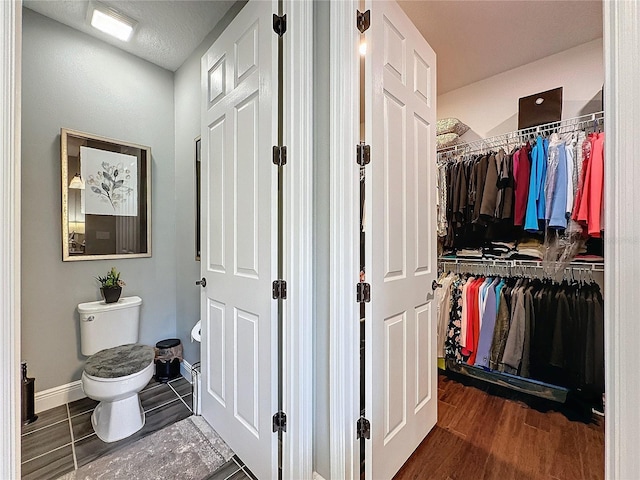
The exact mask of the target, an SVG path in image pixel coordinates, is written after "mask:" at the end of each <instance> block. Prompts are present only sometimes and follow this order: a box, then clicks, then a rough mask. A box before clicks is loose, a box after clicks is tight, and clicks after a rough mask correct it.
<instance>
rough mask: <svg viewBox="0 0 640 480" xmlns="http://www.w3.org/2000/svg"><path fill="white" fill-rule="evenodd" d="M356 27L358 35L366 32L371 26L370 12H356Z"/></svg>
mask: <svg viewBox="0 0 640 480" xmlns="http://www.w3.org/2000/svg"><path fill="white" fill-rule="evenodd" d="M356 26H357V27H358V30H360V33H364V32H366V31H367V30H368V29H369V27H370V26H371V10H367V11H366V12H364V13H362V12H361V11H360V10H357V13H356Z"/></svg>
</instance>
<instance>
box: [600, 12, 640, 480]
mask: <svg viewBox="0 0 640 480" xmlns="http://www.w3.org/2000/svg"><path fill="white" fill-rule="evenodd" d="M603 4H604V5H603V9H604V10H603V13H604V71H605V81H604V85H605V86H604V90H605V91H604V103H605V113H604V115H605V130H606V135H607V138H606V141H605V158H606V165H605V169H606V175H605V189H604V194H605V234H606V240H607V241H606V242H605V273H604V298H605V304H604V307H605V310H604V319H605V322H604V324H605V349H604V351H605V391H606V402H605V415H606V418H607V421H606V422H605V476H606V478H637V476H638V472H639V471H640V456H639V455H638V447H637V439H636V440H634V437H637V431H638V425H640V410H639V409H638V401H639V400H640V375H638V371H637V369H636V368H634V363H635V362H634V360H633V348H634V343H635V340H637V338H638V335H639V334H640V329H639V328H638V314H637V312H638V288H637V287H638V274H639V272H640V258H639V257H638V255H637V253H635V252H634V250H635V249H636V247H637V245H639V244H640V210H639V209H638V208H637V198H638V197H637V195H638V181H639V180H640V177H639V173H638V169H637V158H636V157H637V154H636V155H634V150H637V149H635V148H634V136H637V126H638V125H640V97H638V92H639V91H640V62H638V55H637V53H638V45H640V1H639V0H633V1H608V0H605V1H604V2H603Z"/></svg>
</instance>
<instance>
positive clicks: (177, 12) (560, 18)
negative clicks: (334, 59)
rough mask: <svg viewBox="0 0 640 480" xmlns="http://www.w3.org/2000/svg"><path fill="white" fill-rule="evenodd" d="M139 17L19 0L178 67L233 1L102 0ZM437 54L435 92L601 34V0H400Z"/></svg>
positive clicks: (48, 0) (62, 2)
mask: <svg viewBox="0 0 640 480" xmlns="http://www.w3.org/2000/svg"><path fill="white" fill-rule="evenodd" d="M0 1H4V0H0ZM102 3H103V4H106V5H108V6H111V7H113V8H115V9H116V10H119V11H121V12H122V13H125V14H126V15H128V16H130V17H132V18H134V19H135V20H137V21H138V22H139V25H138V28H137V30H136V33H135V35H134V38H133V39H132V40H131V41H130V42H126V43H125V42H120V41H118V40H115V39H111V37H109V36H107V35H105V34H103V33H101V32H99V31H97V30H95V29H94V28H91V27H90V26H89V25H88V23H87V21H86V17H87V9H88V4H89V0H24V5H25V6H26V7H27V8H30V9H32V10H35V11H36V12H39V13H41V14H43V15H45V16H47V17H50V18H53V19H54V20H57V21H59V22H61V23H64V24H66V25H69V26H70V27H73V28H75V29H77V30H80V31H83V32H85V33H88V34H90V35H93V36H95V37H97V38H100V39H103V40H105V41H106V42H109V43H111V44H112V45H115V46H117V47H120V48H122V49H123V50H125V51H127V52H130V53H132V54H134V55H137V56H139V57H141V58H144V59H146V60H149V61H150V62H153V63H155V64H157V65H160V66H161V67H164V68H166V69H168V70H171V71H175V70H176V69H177V68H178V67H180V65H182V63H183V62H184V61H185V60H186V59H187V57H188V56H189V55H190V54H191V52H193V50H194V49H195V48H196V47H197V46H198V45H199V44H200V43H201V42H202V40H203V39H204V37H205V36H206V35H207V34H208V33H209V32H210V31H211V30H212V29H213V27H214V26H215V25H216V23H218V21H219V20H220V19H221V18H222V17H223V16H224V14H225V13H226V12H227V10H228V9H229V8H230V7H231V5H233V3H235V2H234V1H232V0H230V1H225V0H202V1H191V0H171V1H170V0H128V1H123V0H105V1H103V2H102ZM399 3H400V6H401V7H402V8H403V9H404V11H405V12H406V13H407V14H408V15H409V17H410V18H411V19H412V20H413V22H414V23H415V24H416V26H417V27H418V29H419V30H420V31H421V33H422V35H423V36H424V37H425V38H426V39H427V41H428V42H429V43H430V44H431V46H432V47H433V49H434V50H435V51H436V54H437V55H438V66H437V72H438V94H439V95H440V94H443V93H446V92H448V91H451V90H455V89H456V88H460V87H462V86H465V85H468V84H470V83H474V82H477V81H479V80H482V79H484V78H488V77H491V76H493V75H496V74H498V73H501V72H504V71H507V70H510V69H512V68H516V67H519V66H521V65H524V64H527V63H530V62H533V61H535V60H539V59H540V58H543V57H546V56H549V55H553V54H554V53H558V52H561V51H563V50H567V49H568V48H571V47H575V46H577V45H580V44H583V43H586V42H588V41H590V40H594V39H596V38H600V37H602V2H601V0H574V1H566V0H528V1H515V0H399Z"/></svg>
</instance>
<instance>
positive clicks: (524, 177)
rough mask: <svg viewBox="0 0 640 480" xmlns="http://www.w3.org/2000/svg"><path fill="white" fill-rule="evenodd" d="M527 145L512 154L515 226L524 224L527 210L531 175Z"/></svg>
mask: <svg viewBox="0 0 640 480" xmlns="http://www.w3.org/2000/svg"><path fill="white" fill-rule="evenodd" d="M530 151H531V149H530V147H529V145H528V144H527V145H525V146H523V147H522V148H521V149H520V150H518V151H517V152H516V153H514V155H513V178H514V185H515V187H514V196H515V201H514V203H515V204H514V207H513V224H514V225H516V226H519V225H523V224H524V217H525V213H526V211H527V198H528V196H529V182H530V176H531V160H530V159H529V152H530Z"/></svg>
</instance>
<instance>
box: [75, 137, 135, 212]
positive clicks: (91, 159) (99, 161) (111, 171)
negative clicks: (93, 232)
mask: <svg viewBox="0 0 640 480" xmlns="http://www.w3.org/2000/svg"><path fill="white" fill-rule="evenodd" d="M80 172H81V173H80V174H81V175H82V178H83V179H84V181H85V189H84V190H82V194H83V196H84V208H83V211H82V213H85V214H90V215H114V216H123V217H136V216H137V215H138V159H137V157H135V156H134V155H126V154H124V153H116V152H109V151H107V150H98V149H96V148H90V147H80Z"/></svg>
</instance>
